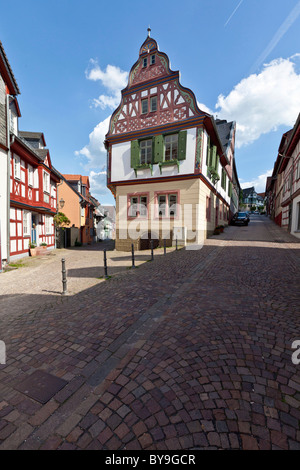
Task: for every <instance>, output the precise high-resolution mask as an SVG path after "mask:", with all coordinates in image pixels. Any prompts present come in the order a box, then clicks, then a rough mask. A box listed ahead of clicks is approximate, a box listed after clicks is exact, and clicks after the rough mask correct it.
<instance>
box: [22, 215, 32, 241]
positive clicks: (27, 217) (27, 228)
mask: <svg viewBox="0 0 300 470" xmlns="http://www.w3.org/2000/svg"><path fill="white" fill-rule="evenodd" d="M30 221H31V218H30V212H29V211H23V236H25V237H26V236H29V235H30Z"/></svg>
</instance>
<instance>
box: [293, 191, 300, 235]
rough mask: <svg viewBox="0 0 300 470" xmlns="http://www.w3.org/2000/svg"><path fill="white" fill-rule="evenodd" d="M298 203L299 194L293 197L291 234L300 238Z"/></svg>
mask: <svg viewBox="0 0 300 470" xmlns="http://www.w3.org/2000/svg"><path fill="white" fill-rule="evenodd" d="M298 204H300V196H297V197H295V198H294V199H293V208H292V227H291V234H292V235H294V236H295V237H297V238H300V230H297V228H298V217H299V213H298V207H299V206H298Z"/></svg>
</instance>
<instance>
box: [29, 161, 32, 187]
mask: <svg viewBox="0 0 300 470" xmlns="http://www.w3.org/2000/svg"><path fill="white" fill-rule="evenodd" d="M28 185H29V186H33V168H32V166H31V165H28Z"/></svg>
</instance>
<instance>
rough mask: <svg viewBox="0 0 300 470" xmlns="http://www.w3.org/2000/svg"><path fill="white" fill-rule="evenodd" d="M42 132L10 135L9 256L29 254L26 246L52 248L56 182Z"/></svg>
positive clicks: (54, 171) (56, 175)
mask: <svg viewBox="0 0 300 470" xmlns="http://www.w3.org/2000/svg"><path fill="white" fill-rule="evenodd" d="M45 145H46V142H45V138H44V135H43V133H40V132H22V131H19V133H18V135H15V134H13V135H12V137H11V144H10V150H11V159H10V257H11V258H16V257H20V256H24V255H27V254H29V245H30V243H31V244H35V245H36V246H39V245H41V244H46V245H47V248H54V246H55V233H54V221H53V217H54V215H55V213H56V207H57V195H56V184H57V182H58V181H59V177H58V174H57V172H56V170H55V169H54V168H53V167H52V164H51V158H50V153H49V150H48V149H47V148H46V147H45Z"/></svg>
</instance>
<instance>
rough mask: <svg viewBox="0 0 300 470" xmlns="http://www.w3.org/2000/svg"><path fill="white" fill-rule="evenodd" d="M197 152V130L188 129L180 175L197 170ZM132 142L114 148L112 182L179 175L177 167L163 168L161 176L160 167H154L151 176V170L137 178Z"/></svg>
mask: <svg viewBox="0 0 300 470" xmlns="http://www.w3.org/2000/svg"><path fill="white" fill-rule="evenodd" d="M195 150H196V128H192V129H187V142H186V159H185V160H181V161H180V162H179V163H180V167H179V174H180V175H186V174H190V173H194V168H195ZM130 153H131V142H130V141H129V142H122V143H120V144H115V145H113V146H112V155H111V181H112V182H115V181H128V180H136V179H141V178H143V179H148V178H160V177H164V176H176V175H178V169H177V165H174V167H173V166H172V167H165V168H162V174H160V169H159V165H158V164H157V165H153V172H152V175H151V171H150V169H147V170H142V171H138V173H137V177H136V176H135V172H134V170H133V168H131V166H130V160H131V159H130Z"/></svg>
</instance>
